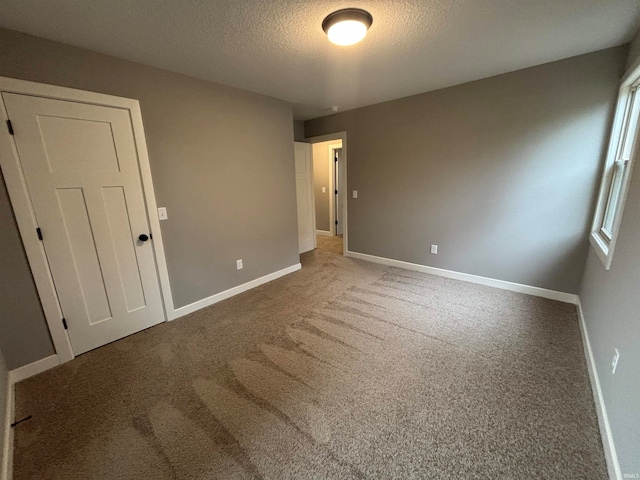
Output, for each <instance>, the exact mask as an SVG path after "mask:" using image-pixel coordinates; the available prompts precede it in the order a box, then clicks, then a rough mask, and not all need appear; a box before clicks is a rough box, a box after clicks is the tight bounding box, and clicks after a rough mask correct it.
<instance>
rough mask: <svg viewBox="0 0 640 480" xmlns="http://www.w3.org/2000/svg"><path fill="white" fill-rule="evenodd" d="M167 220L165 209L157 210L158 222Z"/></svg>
mask: <svg viewBox="0 0 640 480" xmlns="http://www.w3.org/2000/svg"><path fill="white" fill-rule="evenodd" d="M167 218H169V217H167V207H160V208H158V220H166V219H167Z"/></svg>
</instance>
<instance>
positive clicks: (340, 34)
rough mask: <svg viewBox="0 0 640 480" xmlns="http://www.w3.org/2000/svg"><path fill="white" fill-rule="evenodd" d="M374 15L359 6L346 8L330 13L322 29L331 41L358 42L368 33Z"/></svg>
mask: <svg viewBox="0 0 640 480" xmlns="http://www.w3.org/2000/svg"><path fill="white" fill-rule="evenodd" d="M372 23H373V17H372V16H371V14H370V13H369V12H367V11H365V10H361V9H359V8H345V9H342V10H338V11H336V12H333V13H330V14H329V15H327V17H326V18H325V19H324V20H323V21H322V29H323V30H324V31H325V33H326V34H327V36H328V37H329V41H330V42H331V43H335V44H336V45H341V46H343V47H344V46H347V45H353V44H354V43H358V42H359V41H360V40H362V39H363V38H364V37H365V35H366V34H367V30H369V27H370V26H371V24H372Z"/></svg>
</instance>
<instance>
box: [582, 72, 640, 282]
mask: <svg viewBox="0 0 640 480" xmlns="http://www.w3.org/2000/svg"><path fill="white" fill-rule="evenodd" d="M639 87H640V66H637V67H636V68H635V69H633V70H632V71H631V73H629V74H627V75H625V77H624V79H623V81H622V86H621V87H620V96H619V97H618V106H617V109H616V115H615V119H614V122H613V129H612V132H611V140H610V143H609V151H608V154H607V163H606V166H605V171H604V175H603V178H602V185H601V187H600V196H599V199H598V208H597V210H596V216H595V219H594V222H593V229H592V232H591V243H592V245H593V247H594V248H595V250H596V252H597V253H598V256H599V257H600V259H601V260H602V262H603V263H604V266H605V268H606V269H607V270H608V269H609V268H611V261H612V259H613V250H614V248H615V244H616V237H617V235H618V230H619V229H620V221H621V220H622V212H623V210H624V202H625V199H626V194H627V189H628V186H629V180H630V177H631V163H632V161H633V157H634V152H635V150H636V143H637V142H636V140H637V138H638V136H639V135H638V126H639V122H638V118H639V117H640V91H639Z"/></svg>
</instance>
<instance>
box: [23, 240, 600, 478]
mask: <svg viewBox="0 0 640 480" xmlns="http://www.w3.org/2000/svg"><path fill="white" fill-rule="evenodd" d="M339 251H340V245H339V244H338V243H336V239H332V238H324V237H320V238H319V248H318V249H317V250H316V251H315V252H310V253H308V254H305V255H303V258H302V261H303V269H302V271H300V272H297V273H294V274H291V275H289V276H287V277H284V278H282V279H279V280H276V281H274V282H272V283H270V284H268V285H264V286H262V287H259V288H257V289H255V290H252V291H250V292H247V293H245V294H242V295H239V296H237V297H234V298H232V299H229V300H227V301H225V302H222V303H219V304H217V305H214V306H212V307H209V308H207V309H205V310H202V311H199V312H196V313H194V314H192V315H189V316H188V317H185V318H182V319H180V320H177V321H175V322H171V323H167V324H162V325H160V326H157V327H153V328H151V329H149V330H147V331H144V332H141V333H139V334H136V335H134V336H131V337H129V338H126V339H123V340H121V341H118V342H116V343H113V344H111V345H107V346H105V347H103V348H100V349H98V350H95V351H93V352H90V353H87V354H85V355H82V356H81V357H79V358H77V359H76V360H74V361H72V362H70V363H68V364H65V365H63V366H60V367H58V368H56V369H54V370H51V371H48V372H46V373H44V374H42V375H39V376H37V377H34V378H32V379H29V380H27V381H25V382H22V383H20V384H19V385H18V386H17V388H16V393H17V418H21V417H23V416H26V415H33V418H32V419H31V420H28V421H26V422H24V423H22V424H20V425H19V426H17V427H16V429H15V433H16V437H15V460H14V478H15V479H16V480H26V479H29V480H34V479H45V478H46V479H64V480H75V479H82V480H86V479H109V480H113V479H125V478H126V479H138V480H139V479H185V480H186V479H199V480H205V479H207V480H208V479H316V478H317V479H352V478H353V479H365V478H366V479H387V478H398V479H428V478H434V479H454V478H455V479H458V478H464V479H534V478H535V479H564V478H567V479H569V478H571V479H589V480H593V479H604V478H606V477H607V474H606V468H605V464H604V455H603V451H602V447H601V443H600V436H599V432H598V425H597V420H596V414H595V410H594V404H593V400H592V396H591V390H590V386H589V380H588V375H587V369H586V364H585V360H584V356H583V351H582V345H581V341H580V333H579V328H578V322H577V316H576V311H575V307H573V306H571V305H567V304H563V303H557V302H553V301H549V300H543V299H540V298H534V297H529V296H526V295H521V294H516V293H511V292H506V291H501V290H496V289H492V288H488V287H483V286H478V285H473V284H469V283H464V282H458V281H453V280H448V279H443V278H438V277H433V276H429V275H425V274H419V273H415V272H409V271H404V270H399V269H394V268H388V267H382V266H378V265H374V264H369V263H366V262H362V261H356V260H351V259H348V258H345V257H343V256H341V255H339V254H338V253H337V252H339Z"/></svg>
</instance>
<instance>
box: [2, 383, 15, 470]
mask: <svg viewBox="0 0 640 480" xmlns="http://www.w3.org/2000/svg"><path fill="white" fill-rule="evenodd" d="M14 416H15V390H14V388H13V383H12V382H11V377H10V376H9V375H7V408H6V410H5V413H4V419H3V421H4V427H5V431H4V438H3V439H2V440H3V448H2V459H1V460H2V462H1V463H0V480H11V478H13V428H11V423H13V422H12V420H13V418H14Z"/></svg>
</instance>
